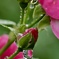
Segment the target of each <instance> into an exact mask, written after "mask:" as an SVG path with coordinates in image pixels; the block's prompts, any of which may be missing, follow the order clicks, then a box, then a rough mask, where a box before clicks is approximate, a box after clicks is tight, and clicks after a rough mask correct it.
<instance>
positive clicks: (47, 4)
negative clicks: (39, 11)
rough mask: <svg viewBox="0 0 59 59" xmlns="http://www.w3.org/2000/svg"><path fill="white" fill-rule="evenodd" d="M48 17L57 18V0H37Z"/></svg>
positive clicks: (58, 17)
mask: <svg viewBox="0 0 59 59" xmlns="http://www.w3.org/2000/svg"><path fill="white" fill-rule="evenodd" d="M38 1H39V2H40V4H41V5H42V7H43V9H44V10H45V11H46V14H48V15H49V16H50V17H52V18H55V19H58V20H59V0H38Z"/></svg>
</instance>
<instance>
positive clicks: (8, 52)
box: [0, 34, 32, 59]
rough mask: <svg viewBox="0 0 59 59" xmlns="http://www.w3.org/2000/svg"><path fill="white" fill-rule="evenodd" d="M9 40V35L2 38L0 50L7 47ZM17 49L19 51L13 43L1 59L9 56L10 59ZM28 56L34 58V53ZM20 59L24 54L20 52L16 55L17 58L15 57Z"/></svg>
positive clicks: (0, 39) (0, 38) (0, 37)
mask: <svg viewBox="0 0 59 59" xmlns="http://www.w3.org/2000/svg"><path fill="white" fill-rule="evenodd" d="M8 39H9V37H8V35H6V34H5V35H2V36H0V49H2V48H3V47H4V46H5V44H6V43H7V42H8ZM17 49H18V47H17V45H16V43H15V42H13V43H12V44H11V46H10V47H9V48H8V49H7V50H6V51H5V52H4V53H3V54H2V55H1V56H0V59H4V58H6V57H7V56H8V57H9V56H10V55H11V54H13V53H14V52H15V51H16V50H17ZM28 52H30V50H29V51H28ZM28 55H29V57H31V56H32V53H30V54H28ZM19 58H23V52H20V53H19V54H18V55H16V56H15V57H14V59H19Z"/></svg>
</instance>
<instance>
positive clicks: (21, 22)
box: [20, 9, 24, 24]
mask: <svg viewBox="0 0 59 59" xmlns="http://www.w3.org/2000/svg"><path fill="white" fill-rule="evenodd" d="M23 19H24V9H22V19H21V21H20V24H23Z"/></svg>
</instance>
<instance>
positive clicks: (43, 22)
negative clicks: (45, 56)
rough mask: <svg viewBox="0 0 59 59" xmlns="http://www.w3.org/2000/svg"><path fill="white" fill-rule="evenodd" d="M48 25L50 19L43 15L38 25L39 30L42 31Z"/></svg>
mask: <svg viewBox="0 0 59 59" xmlns="http://www.w3.org/2000/svg"><path fill="white" fill-rule="evenodd" d="M48 25H50V17H49V16H47V15H45V16H44V17H43V18H42V19H41V20H40V21H39V23H38V28H39V30H42V29H44V28H46V27H47V26H48Z"/></svg>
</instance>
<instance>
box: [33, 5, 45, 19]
mask: <svg viewBox="0 0 59 59" xmlns="http://www.w3.org/2000/svg"><path fill="white" fill-rule="evenodd" d="M43 14H45V12H44V10H43V8H42V7H41V5H40V4H38V5H36V6H35V9H34V12H33V18H34V19H38V18H40V17H41V16H42V15H43Z"/></svg>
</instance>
